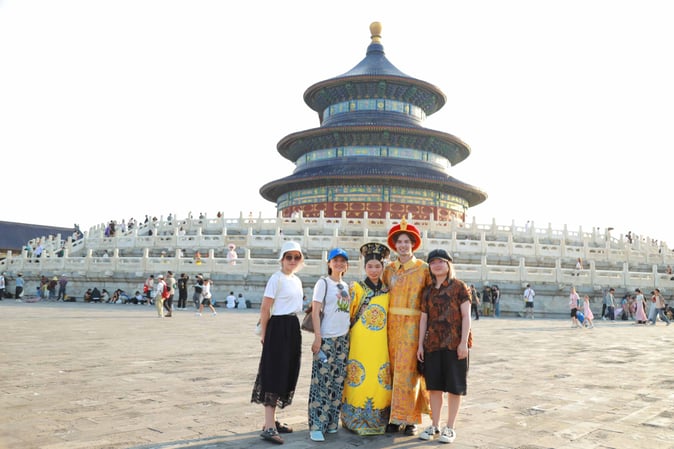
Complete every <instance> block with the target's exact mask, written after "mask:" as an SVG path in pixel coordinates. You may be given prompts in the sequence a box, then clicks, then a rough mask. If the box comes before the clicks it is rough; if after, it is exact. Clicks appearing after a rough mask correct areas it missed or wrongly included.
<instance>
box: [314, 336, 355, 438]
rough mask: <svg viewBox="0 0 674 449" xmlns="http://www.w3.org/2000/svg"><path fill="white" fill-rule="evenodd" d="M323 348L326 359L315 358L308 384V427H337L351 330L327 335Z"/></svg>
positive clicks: (321, 429)
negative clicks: (331, 336) (340, 334)
mask: <svg viewBox="0 0 674 449" xmlns="http://www.w3.org/2000/svg"><path fill="white" fill-rule="evenodd" d="M321 349H322V350H323V352H324V353H325V355H326V356H327V358H328V360H327V361H326V362H321V361H320V360H314V361H313V363H312V366H311V385H310V386H309V430H310V431H311V430H320V431H321V432H327V431H329V430H337V426H338V424H339V414H340V412H341V409H342V393H343V392H344V379H345V378H346V359H347V357H348V355H349V334H346V335H343V336H341V337H335V338H324V339H323V340H322V344H321Z"/></svg>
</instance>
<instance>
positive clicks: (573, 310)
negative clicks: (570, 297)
mask: <svg viewBox="0 0 674 449" xmlns="http://www.w3.org/2000/svg"><path fill="white" fill-rule="evenodd" d="M577 313H578V309H577V308H575V307H574V308H573V309H571V318H575V317H576V314H577Z"/></svg>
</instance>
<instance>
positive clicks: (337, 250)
mask: <svg viewBox="0 0 674 449" xmlns="http://www.w3.org/2000/svg"><path fill="white" fill-rule="evenodd" d="M337 256H342V257H343V258H345V259H346V261H347V262H348V261H349V255H348V254H347V253H346V251H344V250H343V249H342V248H335V249H333V250H331V251H330V253H329V254H328V262H330V261H331V260H332V259H334V258H335V257H337Z"/></svg>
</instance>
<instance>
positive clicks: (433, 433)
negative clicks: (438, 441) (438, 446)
mask: <svg viewBox="0 0 674 449" xmlns="http://www.w3.org/2000/svg"><path fill="white" fill-rule="evenodd" d="M438 435H440V429H438V428H437V427H435V426H428V427H426V430H424V431H423V432H421V433H420V434H419V439H420V440H427V441H428V440H432V439H433V438H435V437H437V436H438Z"/></svg>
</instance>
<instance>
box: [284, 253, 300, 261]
mask: <svg viewBox="0 0 674 449" xmlns="http://www.w3.org/2000/svg"><path fill="white" fill-rule="evenodd" d="M283 258H284V259H285V260H287V261H288V262H290V261H291V260H294V261H295V262H297V261H299V260H302V256H298V255H294V256H293V255H292V254H286V255H285V256H284V257H283Z"/></svg>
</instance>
